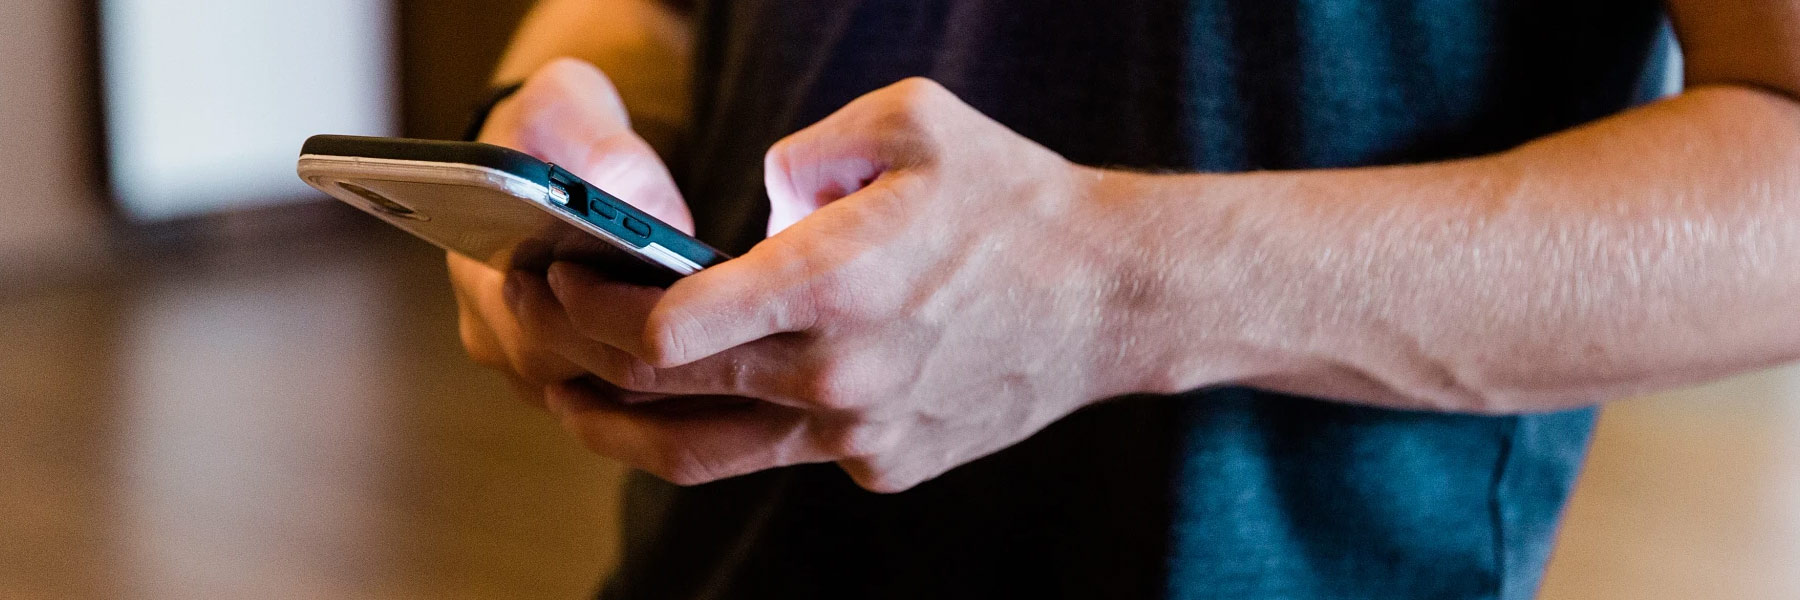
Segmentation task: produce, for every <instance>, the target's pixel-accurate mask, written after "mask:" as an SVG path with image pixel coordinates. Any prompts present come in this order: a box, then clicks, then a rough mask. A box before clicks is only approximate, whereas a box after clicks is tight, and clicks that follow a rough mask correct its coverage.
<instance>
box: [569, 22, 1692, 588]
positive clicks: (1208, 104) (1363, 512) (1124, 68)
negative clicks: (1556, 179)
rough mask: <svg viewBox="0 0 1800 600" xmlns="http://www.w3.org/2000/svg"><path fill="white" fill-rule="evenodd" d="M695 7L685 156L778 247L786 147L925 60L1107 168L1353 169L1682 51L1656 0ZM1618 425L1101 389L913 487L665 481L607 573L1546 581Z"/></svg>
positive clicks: (689, 188) (1599, 107)
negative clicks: (779, 152) (1585, 463)
mask: <svg viewBox="0 0 1800 600" xmlns="http://www.w3.org/2000/svg"><path fill="white" fill-rule="evenodd" d="M696 18H697V24H698V29H699V39H700V48H699V56H698V61H699V64H698V73H699V77H698V78H697V79H698V86H697V90H696V93H697V96H696V99H697V104H696V109H697V113H696V123H697V127H696V132H697V136H696V138H695V139H694V140H692V144H691V145H690V146H689V148H688V149H687V151H686V153H685V154H684V156H683V159H682V160H681V161H679V163H678V164H677V165H676V172H677V178H678V179H679V180H680V183H681V185H682V187H683V190H684V191H685V192H686V194H687V197H688V199H689V201H690V202H691V203H692V204H693V208H694V213H695V217H696V220H697V223H698V227H699V233H700V235H701V237H703V238H706V239H708V240H709V241H712V242H713V243H715V244H717V245H719V246H721V247H723V248H726V249H729V250H734V251H742V250H744V249H745V248H747V247H748V246H750V245H751V244H754V243H755V242H756V241H757V240H758V239H760V238H761V232H762V230H763V224H764V219H765V214H766V206H767V205H766V199H765V197H764V194H763V189H762V174H761V172H760V166H761V164H762V160H761V158H762V153H763V151H764V150H766V149H767V148H768V147H769V145H770V144H772V143H774V142H775V141H776V140H778V139H780V138H781V137H782V136H784V135H786V134H788V133H791V132H793V131H796V130H798V129H800V128H802V127H805V126H806V125H809V124H811V123H813V122H815V121H817V120H818V119H820V118H822V117H824V116H825V115H827V114H829V113H830V112H831V111H833V110H835V109H837V108H838V107H841V106H843V105H844V104H845V103H847V102H849V101H850V100H851V99H853V98H855V97H856V96H858V95H861V94H863V93H866V92H868V91H871V90H874V89H876V88H879V87H881V86H884V85H887V84H889V83H893V82H894V81H897V80H899V79H901V78H904V77H907V76H912V75H923V76H927V77H931V78H933V79H936V80H937V81H939V82H941V83H943V84H944V85H945V86H947V87H948V88H949V89H950V90H952V91H953V92H955V93H957V94H958V95H959V96H961V97H962V99H963V100H965V101H967V102H968V103H969V104H971V105H973V106H974V107H975V108H977V109H979V110H981V111H982V112H984V113H986V114H988V115H990V116H992V117H994V118H995V119H997V120H998V121H1000V122H1001V123H1004V124H1006V125H1007V126H1009V127H1011V128H1012V129H1014V130H1016V131H1018V132H1020V133H1021V134H1023V135H1025V136H1027V137H1030V138H1032V139H1034V140H1037V141H1038V142H1040V143H1042V144H1044V145H1045V146H1048V147H1049V148H1051V149H1053V150H1056V151H1057V152H1060V153H1062V154H1063V155H1064V156H1067V157H1068V158H1070V159H1072V160H1074V161H1076V162H1080V163H1084V164H1090V165H1106V166H1119V167H1130V168H1136V169H1166V170H1177V171H1242V170H1250V169H1297V168H1317V167H1354V166H1363V165H1381V164H1394V163H1406V162H1419V161H1429V160H1440V159H1446V158H1453V157H1465V156H1472V155H1479V154H1484V153H1491V152H1495V151H1499V150H1504V149H1506V148H1509V147H1512V146H1516V145H1518V144H1520V143H1522V142H1524V141H1527V140H1530V139H1532V138H1535V137H1539V136H1542V135H1545V134H1549V133H1553V132H1555V131H1558V130H1561V129H1564V128H1567V127H1570V126H1572V125H1576V124H1579V123H1583V122H1586V121H1590V120H1593V119H1596V118H1600V117H1603V116H1606V115H1608V114H1612V113H1615V112H1618V111H1620V110H1622V109H1624V108H1626V107H1628V106H1630V105H1632V104H1634V103H1637V102H1640V101H1643V100H1645V99H1648V98H1650V97H1653V95H1654V92H1655V90H1657V89H1659V86H1658V85H1657V84H1658V83H1659V82H1660V77H1661V75H1662V74H1663V72H1664V69H1663V65H1664V61H1665V59H1666V56H1667V55H1668V51H1669V48H1670V44H1669V42H1668V37H1667V35H1666V30H1665V29H1664V28H1663V27H1662V23H1663V18H1662V14H1661V12H1660V8H1659V6H1658V4H1657V3H1656V2H1654V1H1652V0H1555V1H1552V0H1506V1H1501V0H1487V1H1482V0H1387V1H1383V0H1184V1H1176V0H1091V1H1073V0H1069V1H1063V0H961V1H952V0H861V1H858V0H718V1H714V2H701V3H700V6H699V7H698V8H697V10H696ZM1164 243H1169V244H1179V243H1181V240H1167V241H1165V242H1164ZM1195 310H1205V307H1195ZM1592 421H1593V414H1592V412H1591V411H1574V412H1566V413H1558V414H1545V415H1531V416H1515V417H1477V416H1459V415H1445V414H1428V413H1414V412H1397V411H1386V410H1377V409H1370V408H1359V407H1353V406H1348V405H1343V404H1335V403H1330V402H1326V401H1321V400H1313V399H1304V398H1295V397H1288V396H1281V395H1275V394H1268V393H1262V392H1257V391H1252V390H1246V389H1220V390H1209V391H1201V392H1195V393H1190V394H1186V395H1182V396H1177V397H1144V398H1130V399H1122V400H1118V401H1114V402H1110V403H1107V404H1104V405H1101V406H1097V407H1093V408H1090V409H1087V410H1084V411H1082V412H1079V413H1077V414H1075V415H1072V416H1070V417H1069V418H1067V419H1064V420H1063V421H1061V422H1059V423H1057V424H1055V425H1053V426H1052V427H1050V428H1049V429H1046V430H1045V431H1043V432H1041V433H1040V434H1038V435H1036V436H1034V437H1032V438H1031V439H1029V440H1027V441H1025V442H1023V443H1021V444H1019V445H1017V446H1015V447H1013V448H1010V449H1007V450H1005V451H1002V452H1000V453H998V454H996V455H994V456H991V457H988V458H985V459H982V460H979V461H976V462H974V463H971V464H969V465H965V466H963V467H961V468H958V469H955V470H953V471H951V472H950V473H948V474H946V475H944V476H943V477H940V478H938V479H936V480H933V481H930V482H927V483H925V484H923V485H921V486H919V487H917V488H915V489H913V490H911V491H908V492H905V493H901V494H894V495H877V494H871V493H867V492H864V491H862V490H861V489H859V488H857V487H856V486H855V485H854V484H853V483H852V482H851V481H850V479H849V478H848V477H847V476H846V475H844V474H843V473H842V472H841V471H839V470H838V469H837V468H836V467H835V466H832V465H814V466H806V467H795V468H787V469H779V470H775V471H770V472H765V473H760V474H756V475H751V476H747V477H740V478H737V479H732V480H727V481H723V482H718V483H714V484H709V485H703V486H698V487H693V488H677V487H674V486H670V485H667V484H664V483H661V482H659V481H656V480H654V479H651V478H648V477H645V476H642V475H639V476H635V477H634V479H633V481H632V482H631V484H630V487H629V490H628V497H627V507H626V515H625V517H624V525H625V528H626V534H627V541H626V549H625V558H624V563H623V565H622V566H621V568H620V571H619V572H618V573H617V574H616V575H615V576H614V577H613V579H612V580H611V581H610V582H609V584H608V587H607V590H606V592H605V594H604V595H605V597H608V598H619V599H625V598H1013V597H1071V598H1100V597H1104V598H1139V597H1174V598H1458V599H1461V598H1506V599H1516V598H1528V597H1530V596H1532V595H1533V593H1534V592H1535V589H1536V586H1537V582H1538V579H1539V576H1540V574H1541V571H1542V569H1543V565H1544V563H1545V561H1546V559H1547V557H1548V554H1549V549H1550V545H1551V542H1552V538H1553V535H1554V532H1555V526H1556V521H1557V516H1558V512H1559V511H1560V509H1561V508H1562V506H1563V503H1564V501H1565V500H1566V498H1567V495H1568V492H1569V489H1570V485H1571V483H1572V482H1573V480H1574V477H1575V475H1576V472H1577V471H1578V468H1579V465H1580V462H1581V457H1582V454H1583V452H1584V450H1585V447H1586V444H1587V440H1588V436H1589V432H1590V429H1591V426H1592Z"/></svg>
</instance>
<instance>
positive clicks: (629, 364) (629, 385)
mask: <svg viewBox="0 0 1800 600" xmlns="http://www.w3.org/2000/svg"><path fill="white" fill-rule="evenodd" d="M617 362H618V364H619V368H618V369H617V372H615V373H613V374H612V375H613V379H614V381H613V382H612V383H613V385H616V386H618V387H619V389H623V390H627V391H632V392H651V391H654V390H655V389H656V385H657V379H658V377H657V372H656V368H655V367H652V366H650V364H649V363H646V362H644V361H641V360H638V359H636V358H632V357H630V356H626V357H624V358H623V359H621V360H619V361H617Z"/></svg>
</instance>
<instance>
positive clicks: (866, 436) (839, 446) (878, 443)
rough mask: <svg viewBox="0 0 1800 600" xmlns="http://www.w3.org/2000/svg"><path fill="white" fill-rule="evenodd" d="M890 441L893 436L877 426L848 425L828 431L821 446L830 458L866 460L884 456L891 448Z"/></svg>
mask: <svg viewBox="0 0 1800 600" xmlns="http://www.w3.org/2000/svg"><path fill="white" fill-rule="evenodd" d="M892 439H893V436H892V435H889V433H888V432H887V431H886V430H885V429H883V428H881V427H879V426H876V425H871V424H850V425H845V426H841V427H835V428H831V429H829V430H828V431H827V432H826V433H825V439H824V440H822V442H823V444H822V445H823V446H824V448H823V449H824V450H825V451H826V452H827V453H829V454H831V455H832V456H838V457H846V458H867V457H871V456H879V455H882V454H886V453H887V452H888V450H890V449H892V448H893V443H892V442H891V440H892Z"/></svg>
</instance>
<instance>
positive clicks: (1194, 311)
mask: <svg viewBox="0 0 1800 600" xmlns="http://www.w3.org/2000/svg"><path fill="white" fill-rule="evenodd" d="M1086 171H1088V173H1085V174H1084V175H1085V177H1082V178H1081V179H1082V180H1083V181H1084V182H1085V183H1086V186H1085V187H1086V189H1085V190H1084V193H1085V194H1086V195H1087V196H1088V198H1089V203H1090V204H1092V205H1093V206H1094V212H1095V214H1097V215H1099V217H1098V218H1097V221H1099V222H1100V223H1102V224H1103V226H1102V227H1101V228H1100V229H1102V230H1103V231H1105V233H1104V234H1103V235H1105V236H1106V237H1108V238H1110V239H1112V240H1115V241H1116V248H1117V250H1116V251H1114V252H1111V253H1109V254H1108V261H1107V263H1106V265H1105V268H1104V269H1102V270H1103V271H1107V272H1110V273H1111V276H1110V278H1111V279H1110V281H1108V282H1106V283H1105V286H1104V289H1105V290H1106V291H1105V292H1104V293H1103V294H1102V295H1101V303H1102V305H1103V306H1102V307H1101V308H1100V310H1099V313H1100V314H1102V315H1104V317H1103V321H1105V325H1104V327H1103V333H1102V335H1101V336H1100V338H1101V340H1102V342H1101V343H1100V347H1099V351H1100V352H1103V353H1108V354H1109V355H1110V356H1112V357H1113V359H1112V360H1114V361H1116V364H1114V365H1112V371H1113V372H1114V373H1115V374H1116V375H1117V378H1116V380H1115V381H1111V382H1109V383H1110V385H1111V386H1112V387H1113V389H1112V390H1110V391H1112V392H1113V394H1114V395H1122V394H1132V393H1156V394H1170V393H1179V392H1185V391H1190V390H1194V389H1199V388H1203V387H1209V386H1215V385H1224V384H1231V383H1235V382H1241V381H1246V380H1252V379H1260V378H1267V377H1271V376H1282V375H1284V374H1286V373H1289V372H1294V371H1301V370H1304V369H1305V368H1306V367H1305V366H1304V364H1305V363H1307V362H1308V361H1307V360H1305V358H1304V356H1303V354H1302V353H1300V352H1296V351H1295V350H1296V347H1295V346H1294V345H1293V344H1292V343H1291V341H1292V340H1293V339H1294V338H1293V337H1291V336H1292V335H1293V332H1289V331H1286V329H1287V324H1288V323H1290V322H1291V320H1289V319H1287V318H1286V317H1284V316H1283V315H1285V314H1287V313H1289V312H1290V311H1304V310H1306V309H1304V308H1302V306H1303V305H1305V304H1306V302H1303V300H1304V299H1302V298H1297V297H1293V296H1292V294H1293V292H1295V291H1296V290H1295V289H1294V286H1293V284H1294V283H1295V282H1294V281H1293V280H1292V279H1291V277H1292V276H1294V275H1296V274H1294V273H1283V271H1285V269H1284V268H1282V267H1280V266H1279V265H1282V264H1286V263H1288V262H1289V261H1287V260H1284V259H1281V258H1278V257H1274V256H1271V253H1272V252H1275V251H1277V249H1276V248H1274V247H1272V246H1271V245H1270V244H1269V243H1268V242H1269V240H1270V239H1271V237H1270V236H1268V235H1265V234H1264V233H1262V232H1261V231H1260V229H1261V228H1262V227H1264V226H1265V224H1266V223H1267V222H1268V221H1267V219H1265V218H1264V217H1263V214H1264V213H1263V212H1262V208H1263V207H1266V206H1267V204H1268V203H1270V202H1277V201H1280V200H1279V199H1280V198H1282V197H1283V194H1284V192H1283V191H1282V187H1283V186H1284V185H1285V184H1284V183H1283V182H1282V181H1281V180H1280V179H1279V178H1269V177H1266V176H1263V175H1223V174H1189V175H1157V174H1143V173H1131V172H1125V171H1111V170H1099V169H1086Z"/></svg>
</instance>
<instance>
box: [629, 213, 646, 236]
mask: <svg viewBox="0 0 1800 600" xmlns="http://www.w3.org/2000/svg"><path fill="white" fill-rule="evenodd" d="M625 228H626V229H629V230H631V232H632V233H635V234H638V236H639V237H649V236H650V226H649V225H646V224H644V222H643V221H639V220H637V219H633V218H631V217H625Z"/></svg>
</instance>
